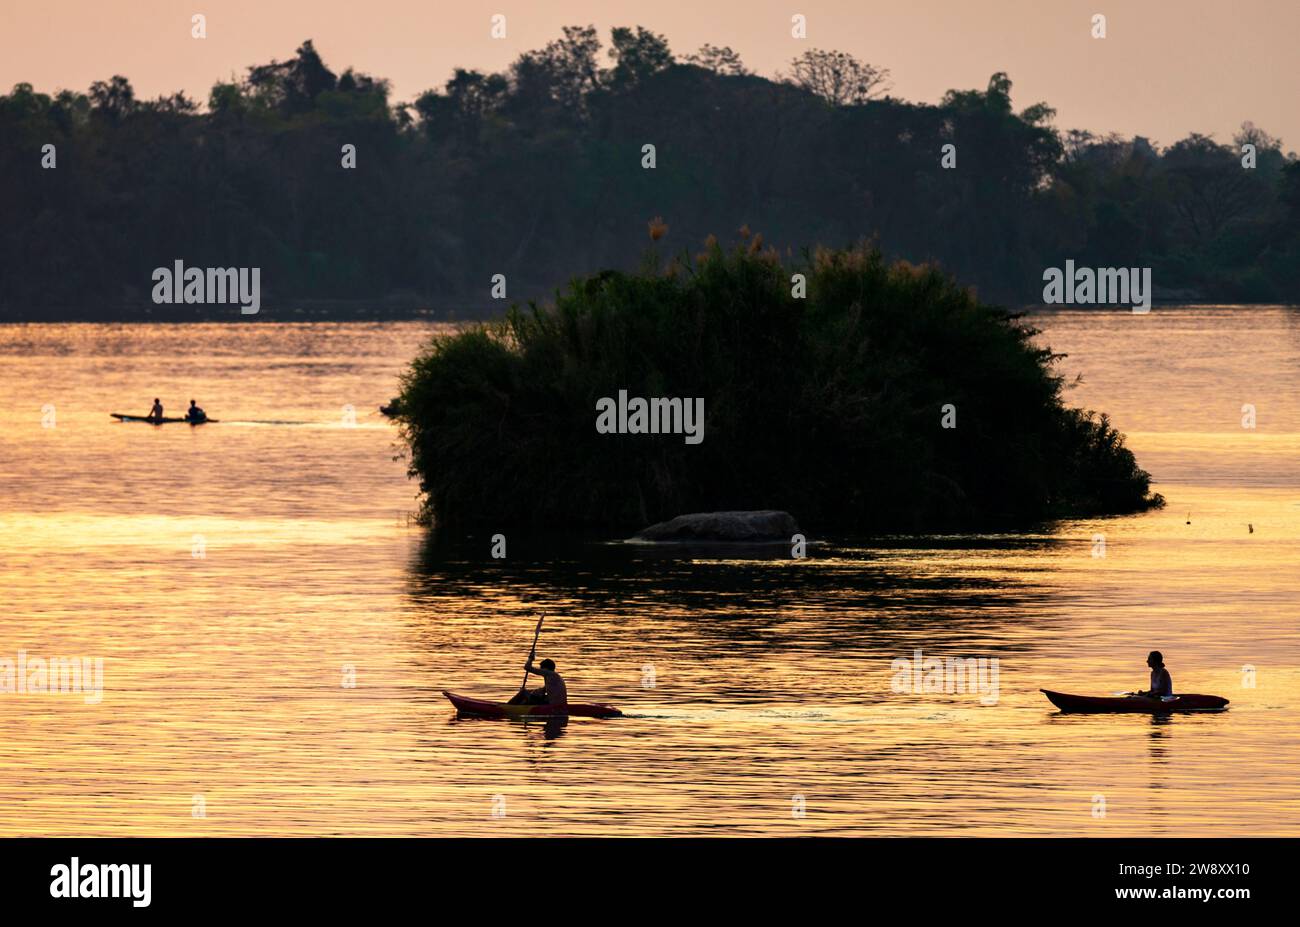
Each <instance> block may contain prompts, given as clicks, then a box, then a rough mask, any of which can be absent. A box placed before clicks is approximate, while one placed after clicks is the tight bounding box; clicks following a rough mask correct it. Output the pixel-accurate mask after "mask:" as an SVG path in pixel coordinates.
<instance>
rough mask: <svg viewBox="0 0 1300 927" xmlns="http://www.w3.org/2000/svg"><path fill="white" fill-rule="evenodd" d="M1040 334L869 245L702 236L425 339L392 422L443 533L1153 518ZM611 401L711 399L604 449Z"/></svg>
mask: <svg viewBox="0 0 1300 927" xmlns="http://www.w3.org/2000/svg"><path fill="white" fill-rule="evenodd" d="M742 231H743V230H742ZM796 273H798V274H803V275H804V276H805V278H806V287H807V292H806V297H805V298H798V297H796V296H794V295H792V292H793V287H792V275H793V274H796ZM1034 334H1036V332H1034V331H1033V330H1032V329H1030V328H1029V327H1027V326H1025V325H1024V324H1022V323H1021V322H1019V321H1018V320H1017V319H1016V318H1015V317H1013V316H1010V315H1008V314H1007V313H1005V312H1004V311H1002V310H1000V309H998V308H996V307H993V306H990V305H986V304H984V303H981V302H980V301H979V300H978V299H976V298H975V296H973V295H972V294H971V292H970V291H968V290H967V289H965V288H963V287H960V286H958V285H957V284H956V283H955V282H953V280H952V279H951V278H949V277H948V276H946V275H945V274H943V273H942V272H940V271H939V270H938V269H937V268H935V267H933V266H920V267H917V266H912V265H909V264H907V263H903V262H898V263H893V264H891V263H889V262H888V261H887V260H886V259H885V258H884V256H883V255H882V254H881V253H880V251H879V250H877V249H876V248H875V247H873V246H869V245H862V246H859V247H855V248H852V249H849V250H843V251H832V250H826V249H819V250H817V251H815V252H812V253H805V254H804V255H803V256H802V258H801V259H800V260H799V261H798V262H797V263H794V264H793V265H792V266H787V265H786V264H784V263H783V262H782V260H781V259H780V257H779V256H778V254H777V253H776V252H775V251H774V250H773V249H771V248H764V247H763V245H762V243H761V236H753V237H750V238H748V240H747V241H744V242H742V244H740V245H738V246H736V247H735V248H734V249H732V250H725V249H724V248H723V247H722V246H720V245H719V244H717V243H716V241H713V240H711V241H710V242H709V244H708V246H707V248H706V250H705V252H704V253H702V254H700V255H698V256H696V257H695V258H690V257H688V256H681V257H678V258H676V259H674V260H671V261H668V262H667V263H666V265H663V266H661V264H660V261H659V260H658V258H657V257H655V256H654V255H653V253H652V254H651V256H650V257H648V258H647V260H646V262H645V264H644V266H643V267H642V269H641V270H640V271H639V272H637V273H623V272H616V271H606V272H602V273H598V274H595V275H592V276H588V277H583V278H578V279H574V280H573V281H571V282H570V284H569V285H568V287H567V288H566V289H564V290H563V291H562V292H559V293H557V294H556V300H555V302H554V304H553V305H550V306H547V307H540V306H538V305H537V304H535V303H530V304H529V305H528V306H527V307H526V308H520V307H518V306H516V307H513V308H512V309H511V311H510V312H509V314H508V315H507V317H506V318H505V319H504V320H501V321H497V322H491V323H485V324H480V325H476V326H474V327H471V328H468V329H465V330H463V331H462V332H460V333H459V334H456V335H454V336H450V337H443V338H439V339H435V340H434V341H433V343H432V344H431V345H430V346H429V348H428V349H427V351H426V352H425V353H423V354H422V355H421V356H419V357H417V358H416V360H415V361H414V362H413V363H412V366H411V368H410V369H409V371H408V372H407V373H406V374H405V377H404V381H403V392H402V396H401V399H400V407H401V409H402V411H403V418H402V425H403V429H404V433H405V437H406V439H407V441H408V442H409V444H410V449H411V473H412V475H413V476H417V477H418V478H419V480H420V485H421V488H422V490H423V492H424V494H425V500H426V503H425V516H426V517H427V518H428V519H429V520H430V521H432V522H434V523H436V524H438V525H439V526H442V527H448V528H452V529H465V528H474V527H482V528H492V529H500V528H504V527H506V526H525V527H529V528H548V529H554V528H560V527H564V528H600V529H609V530H619V531H622V530H625V529H629V528H635V527H639V526H642V525H645V524H648V523H650V522H654V521H658V520H661V519H665V518H670V517H672V516H675V515H678V514H681V513H684V512H692V511H710V510H723V509H760V508H776V509H784V510H787V511H789V512H791V513H793V514H794V515H795V516H796V518H798V519H799V520H800V522H801V523H803V524H805V525H809V526H816V530H831V529H835V530H840V531H844V532H854V533H873V532H880V531H899V530H902V531H908V530H918V531H920V530H933V529H938V528H947V527H962V526H969V527H974V526H983V525H991V524H997V523H1028V522H1032V521H1035V520H1038V519H1043V518H1047V517H1052V516H1063V515H1084V514H1087V515H1093V514H1118V513H1125V512H1135V511H1139V510H1142V509H1145V508H1148V507H1151V506H1153V505H1159V504H1161V501H1162V500H1160V498H1159V496H1154V497H1153V496H1151V495H1149V494H1148V487H1149V477H1148V475H1147V474H1146V473H1145V472H1144V471H1142V470H1140V469H1139V468H1138V467H1137V465H1136V462H1135V460H1134V458H1133V455H1132V453H1131V452H1130V451H1129V450H1128V449H1127V448H1125V447H1124V444H1123V439H1122V436H1121V435H1120V434H1119V433H1117V432H1116V431H1115V430H1114V429H1113V428H1112V427H1111V426H1110V424H1109V423H1108V421H1107V419H1106V417H1105V416H1104V415H1101V416H1099V415H1096V414H1094V413H1090V412H1083V411H1079V410H1076V409H1071V408H1068V407H1066V406H1065V404H1064V403H1063V401H1062V391H1063V382H1062V378H1061V377H1060V376H1059V375H1057V374H1055V373H1054V372H1053V371H1052V362H1053V355H1052V354H1051V352H1050V350H1049V349H1047V348H1042V347H1039V346H1036V345H1035V344H1034V343H1033V342H1032V336H1033V335H1034ZM619 390H627V391H628V393H629V394H630V395H633V396H646V397H682V398H693V397H702V398H703V400H704V407H705V427H704V440H703V442H702V443H700V444H698V445H694V446H692V445H688V444H686V443H685V442H684V441H683V440H682V436H681V435H680V434H657V435H644V434H643V435H629V434H599V433H598V432H597V429H596V427H595V423H596V418H597V411H596V410H597V402H598V400H600V399H601V398H602V397H613V396H616V395H617V393H618V391H619ZM949 404H950V405H951V406H953V407H954V409H955V412H954V413H950V421H951V416H952V415H955V426H956V427H951V428H945V427H942V420H943V416H944V407H945V406H946V405H949Z"/></svg>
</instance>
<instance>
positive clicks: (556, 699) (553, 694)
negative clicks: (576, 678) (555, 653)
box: [510, 660, 569, 705]
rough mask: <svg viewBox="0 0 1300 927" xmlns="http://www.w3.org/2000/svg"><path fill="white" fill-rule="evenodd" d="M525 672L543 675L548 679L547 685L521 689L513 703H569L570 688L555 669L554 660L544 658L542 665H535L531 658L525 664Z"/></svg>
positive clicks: (512, 700) (511, 701) (511, 702)
mask: <svg viewBox="0 0 1300 927" xmlns="http://www.w3.org/2000/svg"><path fill="white" fill-rule="evenodd" d="M524 672H526V673H532V674H533V675H534V676H541V677H542V678H543V679H544V680H546V685H544V686H542V687H541V688H538V689H529V690H527V691H525V690H523V689H521V690H520V691H519V693H518V694H517V695H516V696H515V697H514V698H512V699H511V700H510V704H511V705H567V704H569V690H568V689H567V688H566V687H565V685H564V677H563V676H561V675H560V674H559V673H557V672H556V671H555V661H554V660H543V661H542V665H541V666H533V661H532V660H529V661H528V662H527V663H525V664H524Z"/></svg>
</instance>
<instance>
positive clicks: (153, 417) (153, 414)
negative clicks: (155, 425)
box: [145, 396, 163, 422]
mask: <svg viewBox="0 0 1300 927" xmlns="http://www.w3.org/2000/svg"><path fill="white" fill-rule="evenodd" d="M162 417H163V408H162V403H161V402H159V401H158V397H157V396H155V397H154V400H153V408H152V409H150V410H149V414H148V415H146V416H145V418H147V419H148V420H149V421H151V422H161V421H162Z"/></svg>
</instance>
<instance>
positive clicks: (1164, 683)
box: [1137, 650, 1174, 698]
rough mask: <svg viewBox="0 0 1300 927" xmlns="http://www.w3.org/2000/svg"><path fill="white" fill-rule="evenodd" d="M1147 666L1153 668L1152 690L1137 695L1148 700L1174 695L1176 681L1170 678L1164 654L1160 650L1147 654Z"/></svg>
mask: <svg viewBox="0 0 1300 927" xmlns="http://www.w3.org/2000/svg"><path fill="white" fill-rule="evenodd" d="M1147 666H1149V667H1151V688H1150V690H1148V691H1146V692H1138V693H1137V694H1138V695H1145V696H1147V697H1148V698H1164V697H1165V696H1170V695H1173V694H1174V681H1173V680H1172V679H1170V678H1169V670H1167V669H1165V657H1164V654H1162V653H1161V652H1160V651H1159V650H1153V651H1151V653H1149V654H1147Z"/></svg>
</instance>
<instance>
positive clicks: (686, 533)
mask: <svg viewBox="0 0 1300 927" xmlns="http://www.w3.org/2000/svg"><path fill="white" fill-rule="evenodd" d="M798 533H799V525H798V524H797V523H796V522H795V520H794V518H793V517H792V516H791V515H790V513H789V512H777V511H772V510H770V509H767V510H764V511H761V512H697V513H695V514H693V515H678V516H677V517H676V518H674V519H671V520H670V521H661V522H659V523H658V524H657V525H651V526H650V527H649V528H646V529H644V530H643V531H641V533H639V534H638V535H637V536H636V537H635V538H634V539H633V540H637V541H725V542H731V543H754V542H757V541H789V540H790V536H791V535H794V534H798Z"/></svg>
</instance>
